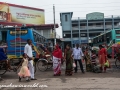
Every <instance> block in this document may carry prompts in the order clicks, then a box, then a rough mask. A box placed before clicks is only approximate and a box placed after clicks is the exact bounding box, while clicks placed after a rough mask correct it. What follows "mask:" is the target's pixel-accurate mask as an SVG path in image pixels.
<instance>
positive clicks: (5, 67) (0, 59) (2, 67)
mask: <svg viewBox="0 0 120 90" xmlns="http://www.w3.org/2000/svg"><path fill="white" fill-rule="evenodd" d="M6 48H7V46H0V75H3V74H5V73H6V72H7V71H9V70H10V69H11V68H10V67H11V65H10V59H8V57H7V55H6ZM12 70H13V71H16V70H15V69H12Z"/></svg>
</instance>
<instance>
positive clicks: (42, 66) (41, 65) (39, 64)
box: [37, 59, 48, 72]
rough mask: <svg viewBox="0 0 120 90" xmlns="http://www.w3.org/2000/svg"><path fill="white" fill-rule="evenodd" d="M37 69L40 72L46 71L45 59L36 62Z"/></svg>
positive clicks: (46, 63)
mask: <svg viewBox="0 0 120 90" xmlns="http://www.w3.org/2000/svg"><path fill="white" fill-rule="evenodd" d="M37 68H38V69H39V70H40V71H42V72H43V71H46V70H47V69H48V62H47V60H46V59H39V60H38V62H37Z"/></svg>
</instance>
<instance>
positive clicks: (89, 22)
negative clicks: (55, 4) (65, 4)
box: [60, 12, 120, 46]
mask: <svg viewBox="0 0 120 90" xmlns="http://www.w3.org/2000/svg"><path fill="white" fill-rule="evenodd" d="M72 16H73V12H65V13H60V21H61V26H62V35H63V39H64V46H65V45H66V44H70V45H71V46H73V45H74V44H76V43H80V44H88V43H91V39H92V38H93V37H95V36H97V35H99V34H101V33H105V32H106V31H108V30H110V29H114V28H119V27H120V26H119V24H120V17H116V16H113V15H111V16H109V17H105V16H104V13H100V12H94V13H89V14H87V15H86V18H84V19H83V18H80V17H78V18H76V19H73V18H72Z"/></svg>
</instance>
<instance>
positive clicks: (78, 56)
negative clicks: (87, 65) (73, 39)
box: [73, 44, 84, 73]
mask: <svg viewBox="0 0 120 90" xmlns="http://www.w3.org/2000/svg"><path fill="white" fill-rule="evenodd" d="M83 56H84V55H83V52H82V49H81V48H79V44H76V47H75V48H74V49H73V58H74V61H75V64H76V67H75V73H77V70H78V69H77V62H79V65H80V69H81V71H82V73H84V70H83V65H82V61H81V60H82V59H83Z"/></svg>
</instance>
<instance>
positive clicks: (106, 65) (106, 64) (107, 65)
mask: <svg viewBox="0 0 120 90" xmlns="http://www.w3.org/2000/svg"><path fill="white" fill-rule="evenodd" d="M104 66H105V67H107V68H110V62H109V60H107V61H106V63H105V64H104Z"/></svg>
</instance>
